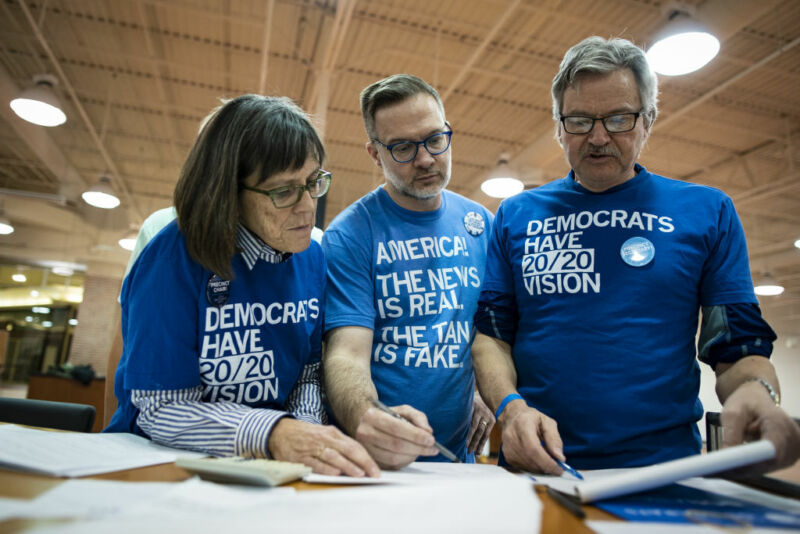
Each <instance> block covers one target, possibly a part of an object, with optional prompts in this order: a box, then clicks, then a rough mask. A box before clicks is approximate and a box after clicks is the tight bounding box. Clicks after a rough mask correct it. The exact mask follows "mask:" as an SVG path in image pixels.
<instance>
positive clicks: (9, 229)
mask: <svg viewBox="0 0 800 534" xmlns="http://www.w3.org/2000/svg"><path fill="white" fill-rule="evenodd" d="M5 211H6V210H5V205H4V203H3V201H2V200H0V235H8V234H13V233H14V225H12V224H11V221H9V220H8V219H6V217H5Z"/></svg>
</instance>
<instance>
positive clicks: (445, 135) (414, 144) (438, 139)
mask: <svg viewBox="0 0 800 534" xmlns="http://www.w3.org/2000/svg"><path fill="white" fill-rule="evenodd" d="M447 126H448V127H449V125H447ZM452 135H453V130H448V131H446V132H440V133H436V134H433V135H431V136H430V137H427V138H425V139H423V140H422V141H399V142H397V143H392V144H391V145H384V144H383V143H381V142H380V141H378V140H377V139H373V141H374V142H376V143H378V144H379V145H381V146H382V147H383V148H385V149H386V150H388V151H389V153H390V154H391V155H392V159H393V160H395V161H396V162H397V163H408V162H409V161H412V160H413V159H414V158H416V157H417V152H418V151H419V145H422V146H424V147H425V150H427V151H428V154H430V155H431V156H438V155H439V154H441V153H442V152H445V151H446V150H447V149H448V148H450V137H451V136H452Z"/></svg>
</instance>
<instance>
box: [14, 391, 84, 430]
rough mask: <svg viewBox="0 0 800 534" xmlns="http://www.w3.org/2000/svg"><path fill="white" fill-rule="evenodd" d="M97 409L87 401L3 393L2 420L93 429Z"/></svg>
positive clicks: (49, 426)
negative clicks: (19, 396)
mask: <svg viewBox="0 0 800 534" xmlns="http://www.w3.org/2000/svg"><path fill="white" fill-rule="evenodd" d="M94 417H95V409H94V406H89V405H88V404H75V403H72V402H53V401H46V400H38V399H17V398H9V397H0V421H2V422H4V423H16V424H19V425H30V426H41V427H44V428H55V429H58V430H72V431H75V432H91V431H92V425H93V424H94Z"/></svg>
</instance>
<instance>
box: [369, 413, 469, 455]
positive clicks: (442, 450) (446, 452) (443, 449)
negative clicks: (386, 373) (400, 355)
mask: <svg viewBox="0 0 800 534" xmlns="http://www.w3.org/2000/svg"><path fill="white" fill-rule="evenodd" d="M372 404H373V405H374V406H375V407H376V408H377V409H379V410H380V411H382V412H386V413H388V414H389V415H391V416H392V417H396V418H398V419H402V420H403V421H407V422H409V423H411V424H412V425H413V424H414V423H412V422H411V421H409V420H408V419H407V418H405V417H403V416H402V415H400V414H399V413H397V412H396V411H394V410H392V409H391V408H389V407H388V406H386V405H385V404H384V403H382V402H381V401H379V400H378V399H372ZM414 426H416V425H414ZM433 446H434V447H436V448H437V449H438V450H439V452H440V453H442V456H444V457H445V458H447V459H448V460H450V461H451V462H453V463H456V464H460V463H461V460H459V459H458V456H456V455H455V454H453V451H451V450H450V449H448V448H447V447H445V446H444V445H442V444H441V443H439V442H438V441H434V442H433Z"/></svg>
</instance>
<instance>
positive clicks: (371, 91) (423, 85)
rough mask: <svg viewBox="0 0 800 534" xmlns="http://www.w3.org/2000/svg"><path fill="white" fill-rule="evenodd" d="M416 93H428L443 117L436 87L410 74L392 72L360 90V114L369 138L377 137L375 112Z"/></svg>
mask: <svg viewBox="0 0 800 534" xmlns="http://www.w3.org/2000/svg"><path fill="white" fill-rule="evenodd" d="M418 94H428V95H430V96H432V97H433V99H434V100H436V104H438V105H439V110H440V111H441V112H442V117H444V116H445V115H444V105H443V104H442V98H441V97H440V96H439V93H437V92H436V89H434V88H433V87H431V86H430V85H429V84H428V83H427V82H426V81H425V80H423V79H422V78H418V77H416V76H413V75H411V74H393V75H391V76H389V77H388V78H384V79H382V80H378V81H377V82H375V83H373V84H371V85H369V86H367V87H366V88H365V89H364V90H363V91H361V115H362V116H363V117H364V128H366V130H367V135H368V136H369V138H370V139H377V138H378V132H377V131H376V130H375V113H376V112H377V111H378V110H379V109H381V108H384V107H386V106H391V105H392V104H397V103H399V102H402V101H403V100H405V99H407V98H410V97H412V96H415V95H418Z"/></svg>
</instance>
